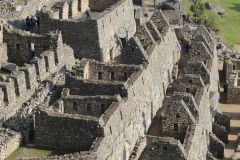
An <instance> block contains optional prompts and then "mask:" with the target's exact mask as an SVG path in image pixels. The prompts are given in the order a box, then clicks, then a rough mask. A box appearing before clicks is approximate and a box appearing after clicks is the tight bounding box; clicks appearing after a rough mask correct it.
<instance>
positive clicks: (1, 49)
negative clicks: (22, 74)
mask: <svg viewBox="0 0 240 160" xmlns="http://www.w3.org/2000/svg"><path fill="white" fill-rule="evenodd" d="M1 23H2V22H1V20H0V68H1V64H3V63H6V62H7V58H8V57H7V46H6V44H4V43H3V25H2V24H1Z"/></svg>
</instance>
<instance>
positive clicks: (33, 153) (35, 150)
mask: <svg viewBox="0 0 240 160" xmlns="http://www.w3.org/2000/svg"><path fill="white" fill-rule="evenodd" d="M65 153H67V152H65V151H60V150H57V151H56V150H54V151H53V150H51V149H48V148H42V147H20V148H19V149H17V150H16V151H15V152H13V153H12V154H11V155H10V156H9V157H8V158H7V159H6V160H15V159H18V158H21V157H42V156H52V155H63V154H65Z"/></svg>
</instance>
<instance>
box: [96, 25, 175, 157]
mask: <svg viewBox="0 0 240 160" xmlns="http://www.w3.org/2000/svg"><path fill="white" fill-rule="evenodd" d="M176 44H177V39H176V36H175V33H174V32H172V30H170V29H169V30H168V31H167V33H166V36H165V41H164V42H162V43H160V44H159V45H156V46H155V48H154V49H153V52H152V54H151V56H150V57H149V59H148V62H149V63H148V65H147V66H146V69H144V70H143V71H142V73H141V74H139V75H138V76H137V77H134V81H133V82H132V83H131V86H129V87H128V99H127V101H125V102H124V101H122V102H121V103H119V105H118V106H116V108H115V109H114V110H113V109H112V110H111V113H106V116H107V115H109V118H107V121H106V124H105V126H104V133H105V136H104V138H103V139H102V141H101V143H100V144H99V145H96V146H95V147H94V148H93V150H92V151H93V154H94V155H96V156H97V159H106V158H109V159H122V158H124V157H127V158H128V157H129V156H130V153H131V151H132V150H133V148H134V146H135V143H136V141H137V140H138V138H139V137H140V136H144V134H145V133H147V130H148V128H149V127H150V124H151V121H152V119H153V117H154V116H155V114H156V112H157V111H158V110H159V108H161V107H162V101H163V99H164V96H165V92H166V89H167V85H168V84H169V83H170V82H169V76H168V70H169V72H171V71H172V69H173V66H174V64H175V63H176V61H174V57H173V56H176V55H178V54H179V48H178V46H177V45H176ZM167 53H174V54H167ZM159 59H164V61H161V63H159ZM153 75H154V76H153ZM130 81H131V78H130ZM156 86H158V87H156ZM110 115H111V116H110ZM121 115H122V116H121ZM104 117H105V116H104ZM104 117H102V118H104ZM104 119H105V118H104ZM129 122H130V123H129ZM116 124H118V125H116ZM116 137H118V138H117V139H116Z"/></svg>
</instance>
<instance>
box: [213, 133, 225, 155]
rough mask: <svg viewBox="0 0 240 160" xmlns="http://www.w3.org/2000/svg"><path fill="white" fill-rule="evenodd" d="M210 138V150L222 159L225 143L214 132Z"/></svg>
mask: <svg viewBox="0 0 240 160" xmlns="http://www.w3.org/2000/svg"><path fill="white" fill-rule="evenodd" d="M209 138H210V144H209V146H210V151H211V153H213V155H214V157H216V158H218V159H220V158H223V157H224V147H225V144H224V143H223V142H222V141H221V140H219V139H218V138H217V137H216V136H215V135H214V134H212V133H210V134H209Z"/></svg>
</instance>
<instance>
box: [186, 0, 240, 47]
mask: <svg viewBox="0 0 240 160" xmlns="http://www.w3.org/2000/svg"><path fill="white" fill-rule="evenodd" d="M183 2H184V5H185V11H186V12H187V13H189V14H190V15H192V13H191V11H190V6H191V4H192V0H183ZM202 2H204V3H205V2H212V3H215V4H218V5H220V6H221V7H223V8H224V9H225V15H224V16H223V17H221V16H220V15H218V14H216V13H214V12H212V11H210V10H206V11H205V16H212V17H214V18H215V20H216V24H217V27H218V28H219V30H220V35H221V37H222V39H223V40H224V42H225V43H227V44H228V45H230V46H232V47H234V48H236V49H238V50H239V51H240V0H202Z"/></svg>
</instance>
